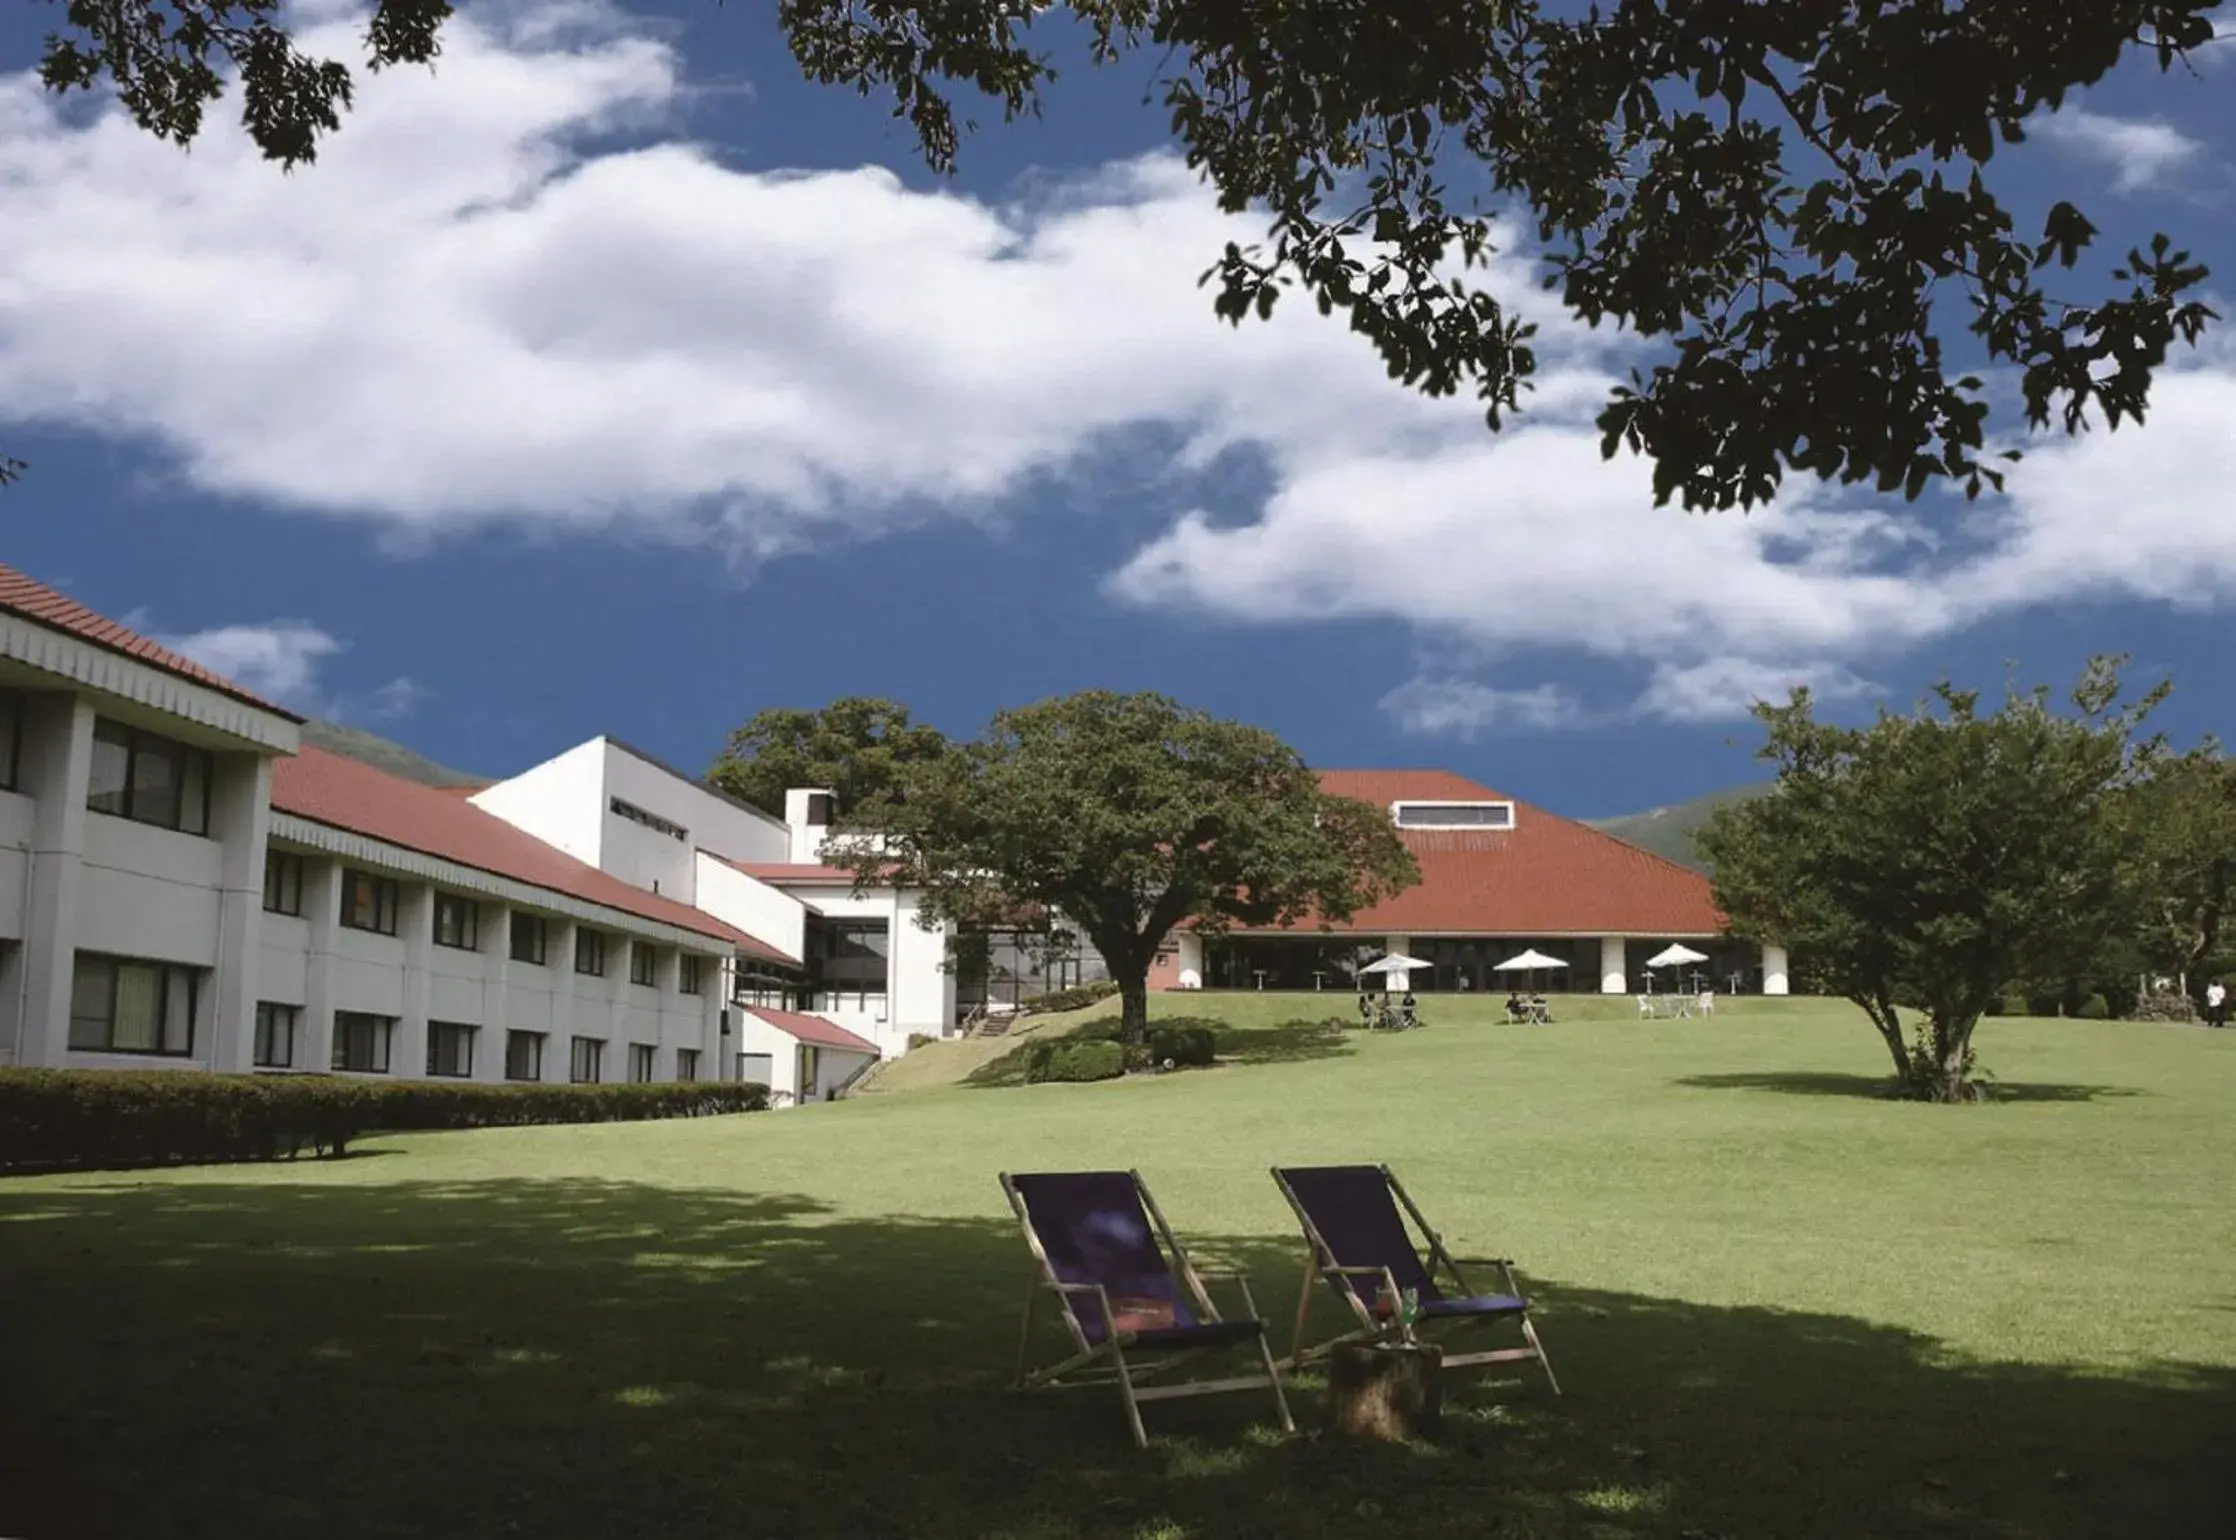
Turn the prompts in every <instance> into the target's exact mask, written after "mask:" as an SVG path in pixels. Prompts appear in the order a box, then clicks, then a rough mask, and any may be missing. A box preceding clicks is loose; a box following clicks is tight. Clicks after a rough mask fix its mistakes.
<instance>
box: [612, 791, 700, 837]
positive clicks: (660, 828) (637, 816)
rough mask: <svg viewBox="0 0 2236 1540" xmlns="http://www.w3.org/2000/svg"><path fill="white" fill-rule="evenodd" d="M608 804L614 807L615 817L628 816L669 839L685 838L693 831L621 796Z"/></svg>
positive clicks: (629, 818) (633, 821)
mask: <svg viewBox="0 0 2236 1540" xmlns="http://www.w3.org/2000/svg"><path fill="white" fill-rule="evenodd" d="M606 806H607V807H609V808H612V809H613V812H614V816H615V817H617V818H626V819H628V820H629V822H631V823H641V824H643V825H644V826H645V827H646V828H647V829H651V830H654V831H656V832H658V833H661V834H665V835H666V836H667V837H668V838H669V839H672V840H683V839H689V838H690V837H691V831H690V830H689V829H686V828H685V827H683V825H681V824H679V823H670V822H668V820H666V819H665V818H662V817H661V816H660V815H659V814H658V813H648V812H646V811H645V810H644V809H643V808H641V807H639V806H637V805H636V804H635V803H634V802H624V801H622V800H621V799H620V798H619V797H612V798H609V799H608V800H607V802H606Z"/></svg>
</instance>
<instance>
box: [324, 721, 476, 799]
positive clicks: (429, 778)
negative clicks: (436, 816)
mask: <svg viewBox="0 0 2236 1540" xmlns="http://www.w3.org/2000/svg"><path fill="white" fill-rule="evenodd" d="M303 741H304V742H305V743H308V744H310V745H312V746H313V747H315V748H321V749H324V750H326V751H327V752H328V753H329V754H341V755H344V756H346V757H347V758H350V759H355V760H361V761H363V762H364V763H366V764H368V765H371V766H373V767H374V768H375V769H378V770H386V771H387V772H388V773H389V774H390V775H400V776H402V777H403V778H404V779H405V780H407V781H418V782H419V783H420V784H422V785H425V786H481V785H486V784H487V779H488V778H487V777H485V776H479V775H468V774H466V773H465V772H464V771H463V770H453V769H451V768H450V767H449V766H448V765H439V764H437V763H435V761H433V760H431V759H429V758H428V757H427V756H426V755H424V754H422V753H420V752H419V751H418V750H416V749H407V748H405V747H404V746H403V745H402V744H400V743H396V742H393V741H392V740H390V739H387V738H383V737H381V736H380V735H379V734H378V733H369V732H366V731H365V730H364V729H363V728H361V727H346V726H344V725H343V724H341V723H339V722H324V721H319V720H317V719H315V718H314V719H313V720H311V721H308V722H305V723H304V724H303Z"/></svg>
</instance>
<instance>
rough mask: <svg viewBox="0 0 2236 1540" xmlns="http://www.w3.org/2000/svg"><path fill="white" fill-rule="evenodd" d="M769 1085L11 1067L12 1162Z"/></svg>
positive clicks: (389, 1127) (713, 1095)
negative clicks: (549, 1082) (492, 1081)
mask: <svg viewBox="0 0 2236 1540" xmlns="http://www.w3.org/2000/svg"><path fill="white" fill-rule="evenodd" d="M768 1100H769V1092H768V1087H767V1086H763V1085H756V1084H752V1083H750V1082H739V1081H682V1082H673V1083H667V1084H658V1085H637V1084H623V1085H563V1086H562V1085H481V1084H475V1083H472V1082H468V1083H464V1084H456V1085H452V1084H444V1083H442V1082H439V1081H395V1082H382V1081H372V1080H358V1079H341V1078H336V1077H333V1076H328V1075H212V1074H202V1073H198V1072H194V1071H184V1070H182V1071H160V1070H152V1071H151V1070H142V1071H130V1070H126V1071H111V1070H55V1069H6V1070H0V1170H28V1169H45V1170H57V1169H69V1168H73V1167H77V1168H90V1167H103V1166H142V1165H166V1164H175V1163H179V1162H202V1161H225V1160H276V1159H279V1158H281V1157H283V1156H284V1157H287V1158H290V1159H292V1158H293V1157H294V1156H296V1155H298V1154H300V1153H301V1152H302V1151H303V1150H304V1149H306V1148H307V1149H310V1150H312V1151H314V1152H316V1153H317V1154H320V1155H340V1154H345V1153H347V1151H348V1148H349V1143H350V1141H351V1140H352V1139H356V1138H358V1137H360V1136H361V1135H364V1134H369V1133H379V1132H405V1131H412V1130H425V1129H454V1128H502V1127H511V1126H518V1125H522V1124H530V1123H614V1122H627V1121H633V1120H637V1119H643V1118H671V1117H700V1116H704V1115H707V1114H710V1113H720V1112H757V1111H759V1110H761V1109H762V1108H764V1107H766V1106H767V1105H768Z"/></svg>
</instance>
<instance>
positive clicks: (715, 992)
mask: <svg viewBox="0 0 2236 1540" xmlns="http://www.w3.org/2000/svg"><path fill="white" fill-rule="evenodd" d="M732 966H733V965H732V963H731V962H730V961H729V959H727V958H722V957H708V958H704V959H702V960H701V961H700V963H699V991H700V993H699V1078H700V1079H701V1080H727V1079H729V1078H730V1075H729V1071H728V1070H727V1069H725V1068H724V1067H723V1064H722V1011H723V1008H724V1007H725V1006H727V1005H728V1004H729V1003H730V977H731V975H730V970H731V967H732Z"/></svg>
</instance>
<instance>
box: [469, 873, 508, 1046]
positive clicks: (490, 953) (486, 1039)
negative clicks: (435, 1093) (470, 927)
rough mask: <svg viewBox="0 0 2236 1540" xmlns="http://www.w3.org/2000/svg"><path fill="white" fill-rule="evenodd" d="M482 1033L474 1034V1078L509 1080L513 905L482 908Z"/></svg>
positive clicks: (484, 906) (490, 905)
mask: <svg viewBox="0 0 2236 1540" xmlns="http://www.w3.org/2000/svg"><path fill="white" fill-rule="evenodd" d="M475 923H476V924H478V925H479V926H481V1030H480V1031H479V1032H477V1033H475V1034H474V1078H475V1079H476V1080H502V1079H504V1078H505V1028H506V1026H507V1021H506V1002H505V995H506V990H507V987H508V985H509V983H510V981H511V978H512V906H511V905H510V904H490V903H485V904H483V905H482V906H481V918H480V919H479V920H477V921H476V922H475Z"/></svg>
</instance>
